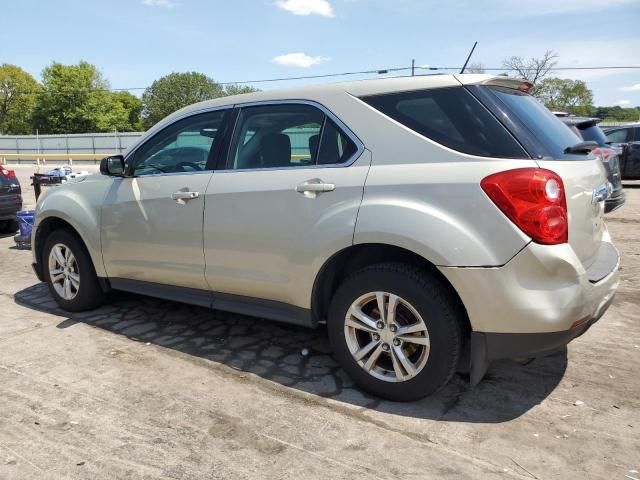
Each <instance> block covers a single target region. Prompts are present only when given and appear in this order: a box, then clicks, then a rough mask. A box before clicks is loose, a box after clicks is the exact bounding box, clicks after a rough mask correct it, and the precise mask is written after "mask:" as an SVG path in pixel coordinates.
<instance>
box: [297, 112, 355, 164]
mask: <svg viewBox="0 0 640 480" xmlns="http://www.w3.org/2000/svg"><path fill="white" fill-rule="evenodd" d="M321 137H322V141H321V143H320V150H319V152H318V160H317V163H318V165H330V164H335V163H344V162H346V161H347V160H349V159H350V158H351V157H352V156H353V155H354V154H355V153H356V151H357V149H358V147H356V144H355V143H353V141H352V140H351V139H350V138H349V137H348V136H347V135H346V134H345V133H344V132H343V131H341V130H340V129H339V128H338V126H337V125H336V124H335V123H334V122H333V121H332V120H330V119H328V118H327V120H326V121H325V124H324V127H323V129H322V135H321ZM309 140H310V147H311V148H312V149H313V143H315V140H314V139H309Z"/></svg>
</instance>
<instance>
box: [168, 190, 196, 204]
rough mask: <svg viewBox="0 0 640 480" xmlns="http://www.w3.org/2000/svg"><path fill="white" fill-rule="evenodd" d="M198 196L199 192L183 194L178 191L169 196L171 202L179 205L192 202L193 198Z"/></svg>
mask: <svg viewBox="0 0 640 480" xmlns="http://www.w3.org/2000/svg"><path fill="white" fill-rule="evenodd" d="M199 196H200V192H183V191H178V192H174V193H172V194H171V200H175V201H176V202H178V203H179V204H181V205H184V204H185V203H186V202H188V201H189V200H193V199H194V198H198V197H199Z"/></svg>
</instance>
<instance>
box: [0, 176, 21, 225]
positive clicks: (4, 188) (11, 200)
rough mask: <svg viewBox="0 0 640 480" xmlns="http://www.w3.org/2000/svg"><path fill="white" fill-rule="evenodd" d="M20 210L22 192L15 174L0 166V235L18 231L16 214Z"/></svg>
mask: <svg viewBox="0 0 640 480" xmlns="http://www.w3.org/2000/svg"><path fill="white" fill-rule="evenodd" d="M21 209H22V190H21V189H20V182H19V181H18V179H17V178H16V174H15V172H13V171H12V170H7V169H5V168H4V167H2V166H0V233H14V232H15V231H16V230H18V222H17V221H16V213H17V212H18V211H19V210H21Z"/></svg>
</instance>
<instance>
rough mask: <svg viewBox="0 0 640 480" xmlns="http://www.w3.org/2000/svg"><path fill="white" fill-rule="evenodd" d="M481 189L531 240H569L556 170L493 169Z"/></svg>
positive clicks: (565, 203) (555, 242)
mask: <svg viewBox="0 0 640 480" xmlns="http://www.w3.org/2000/svg"><path fill="white" fill-rule="evenodd" d="M480 186H481V187H482V190H484V192H485V193H486V194H487V195H488V196H489V198H490V199H491V200H492V201H493V203H495V204H496V206H497V207H498V208H499V209H500V210H502V213H504V214H505V215H506V216H507V217H508V218H509V219H510V220H511V221H512V222H513V223H515V224H516V226H517V227H518V228H520V230H522V231H523V232H524V233H526V234H527V235H528V236H530V237H531V238H532V239H533V241H534V242H536V243H542V244H545V245H556V244H559V243H567V241H568V239H569V238H568V231H569V225H568V217H567V201H566V198H565V191H564V184H563V183H562V179H561V178H560V176H559V175H558V174H556V173H555V172H552V171H550V170H545V169H543V168H518V169H515V170H507V171H505V172H499V173H495V174H493V175H489V176H488V177H486V178H484V179H483V180H482V181H481V182H480Z"/></svg>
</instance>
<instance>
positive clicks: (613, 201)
mask: <svg viewBox="0 0 640 480" xmlns="http://www.w3.org/2000/svg"><path fill="white" fill-rule="evenodd" d="M558 117H560V120H562V122H563V123H564V124H565V125H567V126H568V127H569V128H570V129H571V130H573V131H574V133H576V135H578V136H579V137H580V138H582V139H583V140H586V141H593V142H596V143H597V144H598V148H596V149H594V150H593V154H594V155H597V156H598V157H600V160H602V164H603V165H604V168H605V169H606V170H607V179H608V180H609V183H611V186H612V187H613V191H612V193H611V196H610V197H609V198H608V199H607V200H606V202H605V207H604V211H605V213H609V212H612V211H613V210H615V209H616V208H620V207H621V206H622V205H624V201H625V195H624V190H623V189H622V174H621V171H620V161H619V155H618V151H617V150H616V149H614V148H612V147H611V146H610V145H609V144H608V140H607V137H606V136H605V133H604V132H603V131H602V129H601V128H600V127H599V126H598V123H600V119H599V118H590V117H574V116H563V115H558Z"/></svg>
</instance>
